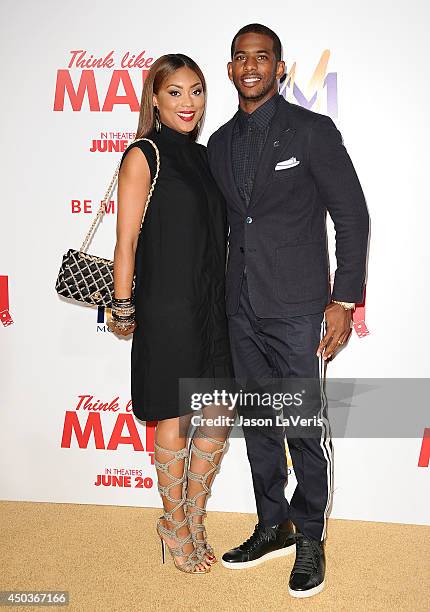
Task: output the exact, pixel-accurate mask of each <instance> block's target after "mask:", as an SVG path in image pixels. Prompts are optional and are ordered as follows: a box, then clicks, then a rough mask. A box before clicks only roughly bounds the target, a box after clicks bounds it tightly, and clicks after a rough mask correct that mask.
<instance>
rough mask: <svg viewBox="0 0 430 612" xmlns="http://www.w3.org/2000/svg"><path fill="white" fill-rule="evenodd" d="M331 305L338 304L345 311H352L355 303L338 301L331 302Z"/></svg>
mask: <svg viewBox="0 0 430 612" xmlns="http://www.w3.org/2000/svg"><path fill="white" fill-rule="evenodd" d="M332 302H333V304H339V306H342V308H344V309H345V310H354V308H355V302H341V301H339V300H332Z"/></svg>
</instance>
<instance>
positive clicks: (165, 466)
mask: <svg viewBox="0 0 430 612" xmlns="http://www.w3.org/2000/svg"><path fill="white" fill-rule="evenodd" d="M154 446H155V449H156V450H157V451H161V452H163V453H168V454H170V455H173V457H172V459H170V460H169V461H166V462H165V463H161V462H160V461H158V460H157V459H155V458H154V464H155V467H156V468H157V470H160V471H161V472H163V473H164V474H166V475H167V476H168V477H169V478H170V479H171V481H172V482H170V483H169V484H168V485H166V486H163V485H160V483H159V482H158V490H159V492H160V494H161V496H162V499H163V497H164V498H166V499H167V500H169V501H170V502H171V503H172V504H176V505H174V507H173V508H172V509H171V510H170V511H166V510H164V514H163V515H162V516H160V518H159V519H158V522H157V533H158V535H159V536H160V540H161V553H162V560H163V563H165V547H166V546H167V548H168V549H169V551H170V554H171V555H172V558H173V562H174V564H175V567H176V568H177V569H178V570H180V571H181V572H186V573H188V574H206V573H207V572H208V571H210V567H205V565H204V562H202V559H201V558H200V556H199V555H198V552H197V550H196V548H195V545H194V542H193V536H192V534H191V531H190V532H189V534H188V535H187V536H186V537H185V538H180V537H179V535H178V533H177V531H178V529H180V528H181V527H183V526H184V525H187V526H188V518H187V515H186V512H185V510H186V507H185V489H186V469H187V462H186V459H187V458H188V456H189V451H188V448H181V449H180V450H177V451H173V450H170V449H167V448H163V447H161V446H159V445H158V444H157V443H155V444H154ZM181 460H184V471H183V474H182V476H181V477H180V478H177V477H176V476H174V475H173V474H171V473H170V471H169V467H170V466H171V465H173V464H174V463H177V462H178V461H181ZM158 480H159V479H158ZM177 485H182V487H181V490H182V493H181V498H180V499H178V498H174V497H172V496H171V494H170V489H171V488H172V487H175V486H177ZM181 508H184V518H183V520H179V521H178V520H176V518H174V516H173V515H174V513H175V512H177V511H178V510H180V509H181ZM162 521H166V522H167V521H169V523H171V524H173V526H174V527H173V528H172V529H168V528H167V527H166V526H165V525H163V523H162ZM163 536H165V537H167V538H171V539H172V540H174V541H175V543H176V544H177V546H175V548H170V547H169V545H167V544H166V542H165V540H164V538H163ZM188 543H192V544H193V550H192V551H191V552H189V553H187V552H185V550H184V546H185V545H186V544H188ZM176 557H184V558H185V561H184V562H182V563H178V562H177V561H176ZM198 566H200V567H198ZM201 567H204V569H201Z"/></svg>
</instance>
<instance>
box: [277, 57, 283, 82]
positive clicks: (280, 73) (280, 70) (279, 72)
mask: <svg viewBox="0 0 430 612" xmlns="http://www.w3.org/2000/svg"><path fill="white" fill-rule="evenodd" d="M284 74H285V62H284V61H283V60H281V61H280V62H278V65H277V66H276V78H277V79H280V78H282V77H283V76H284Z"/></svg>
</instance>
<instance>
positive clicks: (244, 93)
mask: <svg viewBox="0 0 430 612" xmlns="http://www.w3.org/2000/svg"><path fill="white" fill-rule="evenodd" d="M233 83H234V86H235V87H236V90H237V93H238V94H239V96H240V97H241V98H242V99H243V100H254V101H255V102H258V101H259V100H262V99H263V98H265V97H266V96H267V94H268V93H270V92H271V91H273V90H274V88H275V83H276V71H275V72H274V73H273V74H272V77H271V78H270V79H269V80H268V81H267V82H265V83H263V84H262V86H261V89H260V88H259V89H258V91H249V92H248V90H247V89H246V88H244V89H242V87H241V83H240V80H239V81H236V80H235V79H233Z"/></svg>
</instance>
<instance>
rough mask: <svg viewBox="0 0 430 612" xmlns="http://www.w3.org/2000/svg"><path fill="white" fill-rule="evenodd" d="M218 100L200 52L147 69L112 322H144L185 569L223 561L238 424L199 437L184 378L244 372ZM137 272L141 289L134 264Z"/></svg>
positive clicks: (123, 213) (171, 529) (168, 534)
mask: <svg viewBox="0 0 430 612" xmlns="http://www.w3.org/2000/svg"><path fill="white" fill-rule="evenodd" d="M205 102H206V84H205V79H204V76H203V74H202V72H201V70H200V68H199V67H198V66H197V64H196V63H195V62H194V61H193V60H192V59H190V58H189V57H187V56H185V55H182V54H169V55H164V56H162V57H160V58H159V59H158V60H157V61H156V62H154V64H153V65H152V67H151V69H150V71H149V73H148V76H147V78H146V81H145V84H144V87H143V93H142V102H141V109H140V116H139V125H138V130H137V136H136V138H144V137H148V138H150V139H151V140H152V141H153V142H154V143H155V144H156V146H157V148H158V150H159V154H160V171H159V175H158V178H157V181H156V184H155V188H154V191H153V193H152V196H151V199H150V202H149V204H148V207H147V211H146V216H145V219H144V223H143V226H142V230H141V232H140V234H139V228H140V224H141V219H142V215H143V213H144V208H145V202H146V199H147V196H148V193H149V190H150V187H151V184H152V181H153V179H154V176H156V171H157V161H156V153H155V151H154V149H153V147H152V145H151V143H149V142H147V141H140V142H135V143H133V144H132V145H131V146H130V147H129V148H128V149H127V151H126V152H125V153H124V156H123V158H122V163H121V169H120V173H119V181H118V219H117V243H116V246H115V256H114V287H115V300H114V303H113V305H112V322H111V323H110V328H111V329H112V331H115V332H117V333H118V334H120V335H127V334H129V333H131V332H133V343H132V351H131V394H132V404H133V412H134V414H135V416H136V417H138V418H140V419H142V420H146V421H158V425H157V428H156V433H155V466H156V468H157V477H158V489H159V492H160V494H161V497H162V501H163V507H164V514H163V516H162V517H161V518H160V519H159V520H158V524H157V531H158V534H159V536H160V538H161V541H162V551H163V562H164V546H165V545H167V546H168V548H169V550H170V552H171V554H172V556H173V559H174V562H175V565H176V567H177V568H178V569H180V570H181V571H185V572H191V573H206V572H207V571H209V570H210V567H211V565H212V564H213V563H214V562H215V561H216V557H215V555H214V553H213V549H212V548H211V546H210V545H209V544H208V542H207V539H206V531H205V527H204V525H203V522H202V521H203V518H204V516H205V514H206V512H205V507H206V500H207V496H208V494H209V493H210V487H211V483H212V480H213V478H214V476H215V474H216V472H217V471H218V470H219V462H220V460H221V456H222V454H223V452H224V448H225V445H226V438H227V435H228V429H227V428H224V429H218V430H217V432H216V435H215V436H213V437H212V436H209V435H208V433H210V432H208V430H204V428H201V427H200V428H198V430H196V432H195V433H194V436H193V439H192V441H191V446H190V449H188V445H187V440H188V438H187V436H188V433H187V432H188V429H189V426H190V421H191V416H192V414H191V408H187V409H186V410H183V409H181V407H180V405H179V394H178V379H180V378H209V379H214V378H218V377H225V378H229V377H231V376H232V365H231V358H230V350H229V342H228V332H227V322H226V316H225V311H224V271H225V257H226V235H227V226H226V216H225V203H224V201H223V198H222V196H221V194H220V192H219V191H218V189H217V187H216V185H215V183H214V181H213V179H212V176H211V174H210V171H209V167H208V162H207V157H206V148H205V147H203V146H202V145H199V144H197V143H196V142H195V140H196V138H197V135H198V133H199V129H200V126H201V122H202V118H203V114H204V111H205ZM134 272H135V274H136V284H135V290H134V296H133V295H132V291H131V288H132V280H133V274H134Z"/></svg>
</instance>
